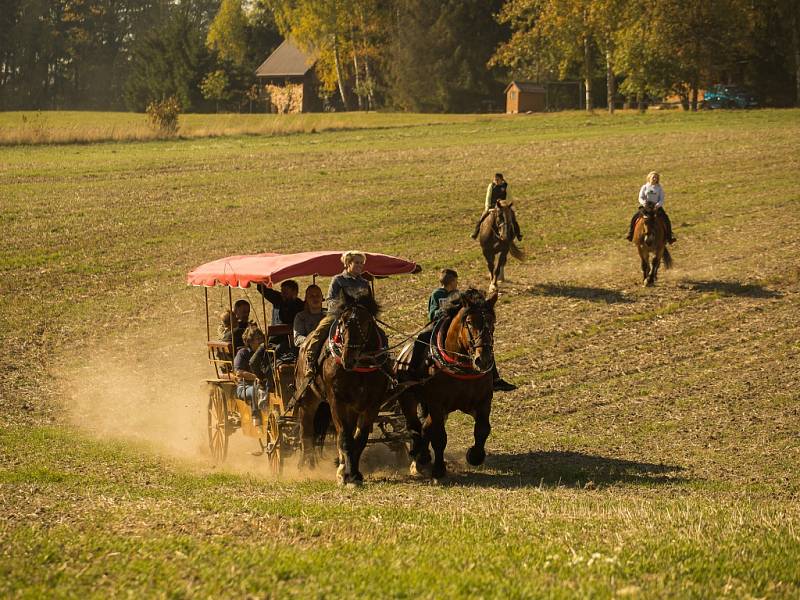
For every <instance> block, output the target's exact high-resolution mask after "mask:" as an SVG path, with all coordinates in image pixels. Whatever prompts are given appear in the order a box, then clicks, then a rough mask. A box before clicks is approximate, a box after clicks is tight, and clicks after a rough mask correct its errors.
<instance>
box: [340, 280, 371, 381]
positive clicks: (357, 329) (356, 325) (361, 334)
mask: <svg viewBox="0 0 800 600" xmlns="http://www.w3.org/2000/svg"><path fill="white" fill-rule="evenodd" d="M333 310H334V312H336V313H337V314H338V315H339V322H340V324H341V325H340V331H341V336H342V339H341V343H342V366H343V367H344V368H345V369H346V370H348V371H349V370H352V369H353V368H354V367H355V366H356V365H357V364H358V362H359V359H360V358H361V357H362V355H364V354H367V353H369V352H370V351H372V352H374V351H377V350H379V349H380V345H381V342H380V336H379V334H378V326H377V323H376V321H375V318H376V317H377V315H378V313H379V312H380V307H379V306H378V303H377V302H376V301H375V299H374V298H373V297H372V294H370V293H369V292H368V291H366V290H357V291H352V290H347V289H343V290H342V292H341V294H340V295H339V301H338V304H337V305H336V306H335V307H334V309H333Z"/></svg>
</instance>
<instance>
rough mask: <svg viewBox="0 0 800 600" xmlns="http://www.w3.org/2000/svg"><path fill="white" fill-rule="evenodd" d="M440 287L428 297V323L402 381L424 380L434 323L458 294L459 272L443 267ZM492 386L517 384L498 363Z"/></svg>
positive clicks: (508, 389)
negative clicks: (498, 368)
mask: <svg viewBox="0 0 800 600" xmlns="http://www.w3.org/2000/svg"><path fill="white" fill-rule="evenodd" d="M439 283H440V287H438V288H436V289H435V290H433V292H431V295H430V297H429V298H428V325H427V326H426V327H425V328H424V329H423V330H422V331H421V332H420V333H419V334H418V335H417V337H416V339H415V340H414V348H413V350H412V353H411V359H410V361H409V364H408V369H407V370H402V371H400V372H399V373H398V375H399V378H400V380H401V381H415V380H416V381H422V380H423V379H424V378H425V376H426V373H425V370H426V369H425V361H426V358H427V357H428V355H429V346H430V342H431V334H432V333H433V325H434V323H435V322H436V321H437V320H438V319H440V318H442V317H443V316H444V312H443V311H444V307H446V306H449V302H450V300H451V299H452V297H453V295H454V294H458V273H457V272H456V271H455V270H454V269H442V271H441V273H440V276H439ZM492 387H493V389H494V391H495V392H511V391H513V390H515V389H517V386H516V385H514V384H513V383H510V382H508V381H506V380H505V379H503V378H502V377H500V373H499V372H498V370H497V365H494V366H493V367H492Z"/></svg>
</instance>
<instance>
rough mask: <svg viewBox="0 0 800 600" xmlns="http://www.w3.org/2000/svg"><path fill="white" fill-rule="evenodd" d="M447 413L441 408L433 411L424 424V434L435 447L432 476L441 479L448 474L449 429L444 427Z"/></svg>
mask: <svg viewBox="0 0 800 600" xmlns="http://www.w3.org/2000/svg"><path fill="white" fill-rule="evenodd" d="M444 421H445V415H444V414H443V413H442V411H441V410H436V411H431V413H430V414H429V415H428V418H427V419H426V420H425V424H424V425H423V426H422V428H423V431H424V436H425V438H426V439H427V440H429V441H430V444H431V447H432V448H433V470H432V472H431V476H432V477H433V478H434V479H441V478H442V477H444V476H445V475H447V465H446V464H445V461H444V449H445V447H446V446H447V431H446V430H445V428H444Z"/></svg>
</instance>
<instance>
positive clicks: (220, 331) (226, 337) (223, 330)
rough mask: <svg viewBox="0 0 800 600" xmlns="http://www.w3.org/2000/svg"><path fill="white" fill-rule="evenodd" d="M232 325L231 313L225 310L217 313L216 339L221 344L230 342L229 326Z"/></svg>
mask: <svg viewBox="0 0 800 600" xmlns="http://www.w3.org/2000/svg"><path fill="white" fill-rule="evenodd" d="M232 323H233V313H232V312H231V311H230V310H225V311H223V312H221V313H219V325H217V337H218V338H219V340H220V341H221V342H229V341H230V340H231V324H232Z"/></svg>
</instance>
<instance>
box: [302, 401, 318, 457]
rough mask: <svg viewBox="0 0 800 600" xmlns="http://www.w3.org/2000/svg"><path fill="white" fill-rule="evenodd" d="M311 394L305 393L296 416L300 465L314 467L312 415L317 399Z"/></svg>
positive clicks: (313, 414) (316, 407)
mask: <svg viewBox="0 0 800 600" xmlns="http://www.w3.org/2000/svg"><path fill="white" fill-rule="evenodd" d="M310 396H311V394H307V395H306V397H305V399H304V402H302V403H301V404H300V408H299V410H298V417H299V421H300V448H301V450H302V455H301V457H300V466H301V467H302V466H308V467H309V468H312V469H313V468H314V467H315V466H316V456H315V455H314V417H315V415H316V412H317V409H318V407H319V404H320V402H319V400H318V399H316V400H314V399H312V398H311V397H310Z"/></svg>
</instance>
